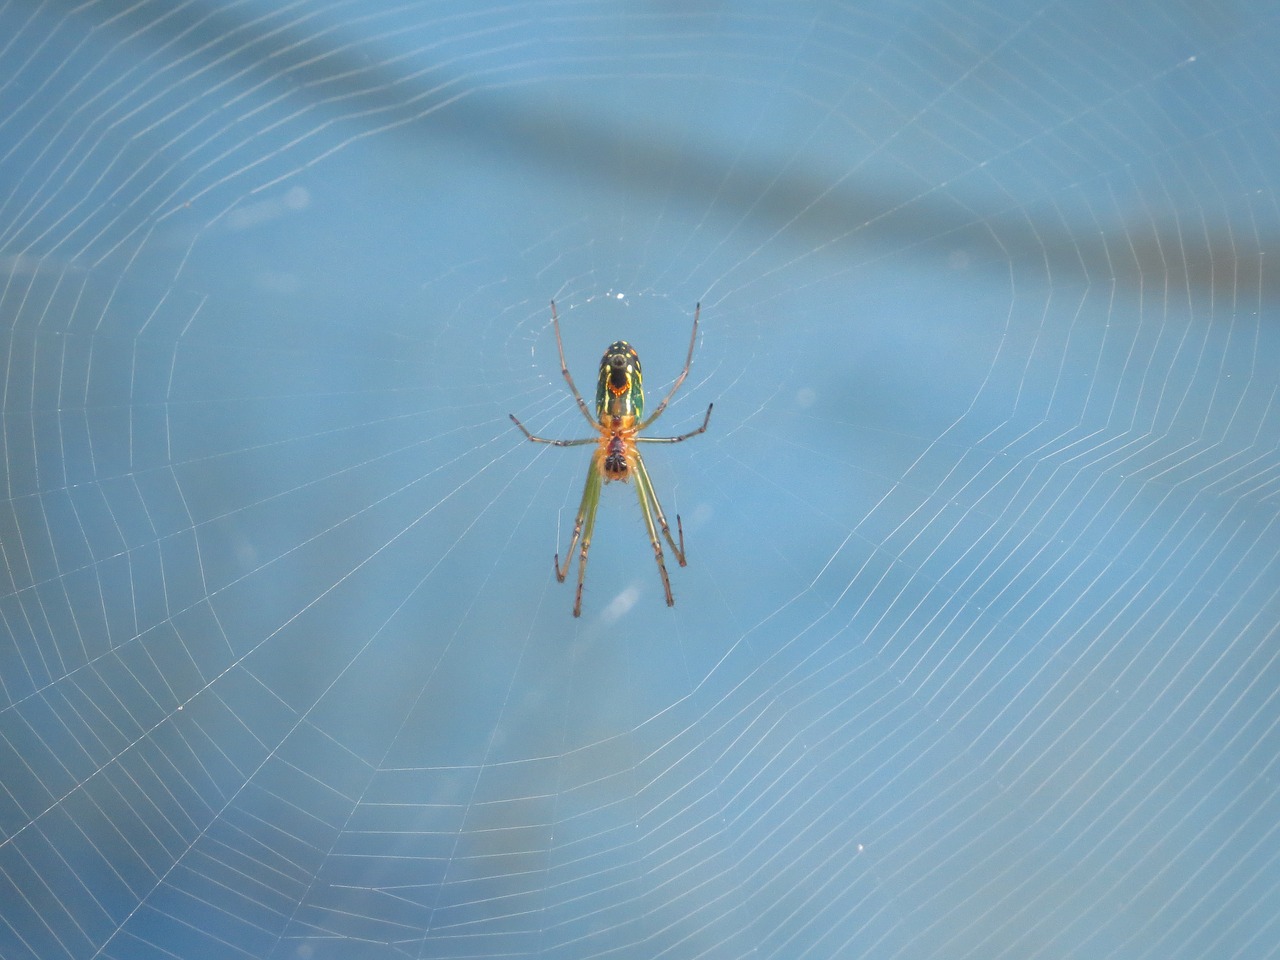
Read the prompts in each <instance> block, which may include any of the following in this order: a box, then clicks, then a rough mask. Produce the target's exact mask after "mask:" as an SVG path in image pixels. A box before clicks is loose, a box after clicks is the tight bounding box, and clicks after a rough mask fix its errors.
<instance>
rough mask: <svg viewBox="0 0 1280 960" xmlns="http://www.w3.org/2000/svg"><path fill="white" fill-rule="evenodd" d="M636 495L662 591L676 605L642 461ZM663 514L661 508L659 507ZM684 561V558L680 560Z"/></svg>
mask: <svg viewBox="0 0 1280 960" xmlns="http://www.w3.org/2000/svg"><path fill="white" fill-rule="evenodd" d="M635 475H636V496H637V497H639V498H640V512H641V513H642V514H644V525H645V527H646V528H647V529H648V531H649V543H650V544H651V545H652V546H653V559H654V560H656V561H657V563H658V575H659V576H661V577H662V592H663V593H665V594H666V595H667V606H668V607H673V606H675V603H676V601H675V598H674V597H672V596H671V578H670V577H668V576H667V564H666V562H665V561H664V560H663V559H662V541H661V540H660V539H658V530H657V528H656V527H655V526H654V524H653V513H654V507H657V502H656V501H654V507H651V506H650V505H649V501H650V500H651V499H652V498H653V487H652V485H651V484H650V483H649V482H648V479H649V478H648V475H647V474H646V473H644V472H643V468H642V467H641V466H640V462H639V460H638V459H637V461H636V470H635ZM658 512H659V514H661V508H658ZM662 529H663V531H664V532H666V530H667V525H666V521H662ZM670 539H671V535H670V533H668V534H667V540H668V541H670ZM680 562H681V563H684V561H683V560H681V561H680Z"/></svg>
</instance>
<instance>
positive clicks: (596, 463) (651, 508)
mask: <svg viewBox="0 0 1280 960" xmlns="http://www.w3.org/2000/svg"><path fill="white" fill-rule="evenodd" d="M701 312H702V304H701V303H699V304H698V305H697V307H696V308H695V309H694V311H693V334H692V335H691V336H690V337H689V355H688V356H687V357H685V360H684V369H683V370H681V371H680V376H678V377H676V382H675V383H673V384H672V385H671V389H670V390H669V391H668V392H667V395H666V396H665V397H663V398H662V402H661V403H660V404H658V407H657V409H656V410H654V411H653V413H652V414H650V415H649V417H648V419H645V418H644V387H643V385H642V383H641V377H640V357H639V356H638V355H637V354H636V351H635V349H634V348H633V347H632V346H631V344H629V343H627V341H625V340H618V341H615V342H614V343H611V344H609V347H608V349H606V350H605V352H604V357H603V358H602V359H601V361H600V379H599V381H598V382H597V383H596V415H595V417H594V418H593V417H592V416H591V412H590V411H589V410H588V409H587V404H586V402H585V401H584V400H583V399H582V394H580V393H578V388H577V387H576V386H574V383H573V377H571V376H570V375H569V365H568V364H567V363H565V360H564V343H563V342H562V341H561V339H560V318H559V317H558V316H557V315H556V302H555V301H554V300H552V301H551V324H552V326H553V327H554V328H555V331H556V348H557V349H558V350H559V351H560V372H561V373H562V374H563V375H564V379H565V381H566V382H567V383H568V384H569V389H570V390H571V391H573V399H574V400H576V401H578V409H579V410H581V411H582V415H583V416H584V417H586V418H587V422H588V423H589V424H591V426H592V427H593V428H594V429H595V430H596V431H598V435H597V436H594V437H585V438H583V439H582V440H549V439H547V438H546V437H535V436H534V435H533V434H532V433H530V432H529V431H528V430H526V429H525V426H524V424H523V423H521V422H520V421H519V420H517V419H516V415H515V414H514V413H512V414H508V416H509V417H511V422H512V423H514V424H515V425H516V426H517V427H519V428H520V432H521V433H523V434H524V435H525V437H527V438H528V439H530V440H532V441H533V442H534V443H549V444H551V445H552V446H554V447H581V446H585V445H586V444H588V443H594V444H596V452H595V453H594V454H593V455H592V457H591V465H590V466H589V467H588V468H587V485H586V487H585V488H584V489H583V491H582V502H581V503H580V504H579V505H578V516H577V519H575V520H574V522H573V538H572V539H571V540H570V541H569V553H568V555H567V556H566V557H565V562H564V566H563V567H561V566H560V554H559V553H557V554H556V555H555V567H556V579H557V580H558V581H560V582H561V583H564V580H565V577H566V576H568V574H569V566H570V565H571V564H572V563H573V548H574V547H575V546H576V545H577V543H578V539H579V537H581V539H582V552H581V553H580V554H579V559H578V592H577V594H576V596H575V597H574V601H573V615H574V616H575V617H580V616H582V583H583V581H584V580H585V579H586V576H587V551H588V550H589V549H590V548H591V534H592V531H593V530H594V529H595V525H596V508H597V507H599V506H600V486H601V484H603V483H609V482H610V481H613V480H624V481H625V480H627V479H628V478H630V477H631V476H634V477H635V479H636V495H637V496H638V497H639V498H640V512H641V513H643V514H644V524H645V526H646V527H647V528H648V530H649V543H650V544H652V545H653V557H654V559H655V560H657V561H658V573H659V574H661V576H662V589H663V591H664V592H665V593H666V595H667V606H668V607H670V606H674V605H675V599H674V598H673V597H672V596H671V581H670V579H669V578H668V577H667V565H666V563H665V562H664V561H663V559H662V542H661V540H659V539H658V529H659V528H661V530H662V535H663V536H664V537H666V538H667V543H668V544H669V545H670V546H671V552H672V553H674V554H675V556H676V559H677V560H679V561H680V566H682V567H683V566H685V554H684V527H683V526H682V525H681V523H680V517H679V515H678V514H677V515H676V533H677V536H678V537H679V538H680V545H679V546H676V541H675V540H673V539H672V537H671V528H670V527H669V526H668V525H667V518H666V516H665V515H664V514H663V512H662V504H660V503H659V502H658V493H657V491H656V490H654V488H653V481H652V480H650V479H649V471H648V470H646V469H645V465H644V460H643V459H642V458H641V456H640V450H639V449H638V448H637V446H636V444H639V443H679V442H680V441H681V440H688V439H689V438H690V437H696V436H697V435H698V434H700V433H705V432H706V429H707V424H708V423H709V422H710V421H711V407H712V406H713V405H712V404H708V405H707V415H706V416H705V417H703V418H702V426H700V427H698V428H697V429H696V430H690V431H689V432H688V433H682V434H680V436H678V437H642V436H640V433H641V431H643V430H645V429H647V428H648V427H650V426H651V425H652V424H653V422H654V421H655V420H657V419H658V417H660V416H662V411H663V410H665V409H666V408H667V403H668V402H669V401H670V400H671V398H672V397H673V396H675V393H676V391H677V390H679V389H680V384H682V383H684V378H685V377H687V376H688V375H689V365H690V364H691V363H692V362H693V346H694V344H695V343H696V342H697V340H698V314H700V313H701ZM655 516H656V517H657V525H656V526H655V525H654V517H655Z"/></svg>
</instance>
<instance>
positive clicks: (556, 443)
mask: <svg viewBox="0 0 1280 960" xmlns="http://www.w3.org/2000/svg"><path fill="white" fill-rule="evenodd" d="M507 416H508V417H510V418H511V422H512V423H514V424H515V425H516V426H517V427H519V428H520V432H521V433H523V434H524V435H525V436H526V437H527V438H528V439H530V440H532V441H533V442H534V443H549V444H551V445H552V446H553V447H580V446H582V445H583V444H586V443H595V442H596V441H598V440H599V439H600V438H599V437H587V438H586V439H585V440H548V439H547V438H546V437H535V436H534V435H533V434H532V433H530V432H529V431H528V430H526V429H525V426H524V424H523V423H521V422H520V421H519V420H517V419H516V415H515V414H514V413H508V414H507ZM704 429H705V428H704Z"/></svg>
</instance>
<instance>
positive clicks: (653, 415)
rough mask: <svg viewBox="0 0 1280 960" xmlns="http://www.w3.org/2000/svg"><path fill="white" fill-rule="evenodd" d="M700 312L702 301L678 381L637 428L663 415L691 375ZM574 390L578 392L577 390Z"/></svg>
mask: <svg viewBox="0 0 1280 960" xmlns="http://www.w3.org/2000/svg"><path fill="white" fill-rule="evenodd" d="M700 313H702V304H701V303H699V304H698V305H697V306H696V307H694V308H693V333H692V334H691V335H690V337H689V355H688V356H687V357H685V358H684V369H683V370H681V371H680V376H678V377H676V382H675V383H673V384H672V385H671V389H670V390H668V391H667V395H666V396H665V397H663V398H662V402H661V403H660V404H658V407H657V409H656V410H654V411H653V413H651V414H649V419H648V420H646V421H644V423H642V424H640V426H639V427H637V428H636V429H637V430H643V429H645V428H646V427H648V426H649V424H651V423H653V422H654V421H655V420H657V419H658V418H659V417H660V416H662V411H663V410H665V409H667V403H668V402H669V401H670V400H671V398H672V397H674V396H675V395H676V391H677V390H679V389H680V384H682V383H684V378H685V377H687V376H688V375H689V365H690V364H692V363H693V347H694V344H696V343H697V342H698V315H699V314H700ZM574 392H575V393H576V392H577V391H574ZM578 402H579V403H582V399H581V398H579V399H578ZM584 409H585V404H584Z"/></svg>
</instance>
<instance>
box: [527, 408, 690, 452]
mask: <svg viewBox="0 0 1280 960" xmlns="http://www.w3.org/2000/svg"><path fill="white" fill-rule="evenodd" d="M714 406H715V404H714V403H709V404H707V415H706V416H705V417H703V418H702V426H700V427H698V429H697V430H690V431H689V432H688V433H682V434H680V436H678V437H636V438H635V441H636V443H679V442H680V441H681V440H688V439H689V438H690V437H696V436H697V435H698V434H700V433H706V432H707V424H708V423H710V422H711V408H712V407H714ZM512 419H515V418H514V417H513V418H512ZM516 426H518V427H519V426H520V421H519V420H516ZM520 429H521V430H524V427H520ZM527 432H528V431H526V433H527ZM529 439H530V440H533V439H535V438H533V437H530V438H529Z"/></svg>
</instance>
